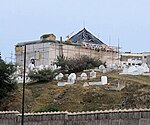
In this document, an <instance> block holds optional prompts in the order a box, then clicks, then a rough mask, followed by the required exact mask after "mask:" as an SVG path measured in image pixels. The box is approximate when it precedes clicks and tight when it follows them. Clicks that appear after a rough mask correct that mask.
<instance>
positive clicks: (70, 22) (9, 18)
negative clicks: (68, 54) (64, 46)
mask: <svg viewBox="0 0 150 125" xmlns="http://www.w3.org/2000/svg"><path fill="white" fill-rule="evenodd" d="M84 22H85V27H86V29H87V30H89V31H90V32H91V33H93V34H94V35H95V36H97V37H99V39H100V40H102V41H103V42H104V43H106V44H111V45H116V46H117V43H118V38H119V41H120V45H121V46H122V50H123V51H132V52H144V51H150V47H149V45H150V43H149V41H150V0H0V52H1V53H2V56H3V58H6V57H9V56H10V53H11V51H14V48H15V47H14V45H16V44H17V43H18V42H22V41H31V40H38V39H39V38H40V36H41V35H43V34H44V33H54V34H55V35H56V36H57V38H58V39H59V37H60V36H62V37H63V38H64V39H65V37H66V36H67V35H68V34H70V33H71V32H73V31H74V34H75V33H77V32H78V31H80V30H82V29H83V27H84Z"/></svg>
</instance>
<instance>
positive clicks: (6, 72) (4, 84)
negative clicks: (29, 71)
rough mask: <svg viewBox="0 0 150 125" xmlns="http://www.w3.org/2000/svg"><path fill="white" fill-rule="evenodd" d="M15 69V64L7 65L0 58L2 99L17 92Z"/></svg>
mask: <svg viewBox="0 0 150 125" xmlns="http://www.w3.org/2000/svg"><path fill="white" fill-rule="evenodd" d="M14 72H15V67H14V65H13V64H7V63H6V62H4V61H3V60H2V59H1V56H0V99H2V98H4V97H5V96H7V95H8V94H9V92H11V91H13V90H15V88H16V87H17V85H16V82H15V80H14V79H13V76H12V75H13V73H14Z"/></svg>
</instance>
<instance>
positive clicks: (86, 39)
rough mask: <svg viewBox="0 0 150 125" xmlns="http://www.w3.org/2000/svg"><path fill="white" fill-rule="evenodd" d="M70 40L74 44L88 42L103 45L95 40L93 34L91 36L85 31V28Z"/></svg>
mask: <svg viewBox="0 0 150 125" xmlns="http://www.w3.org/2000/svg"><path fill="white" fill-rule="evenodd" d="M70 40H71V41H72V42H74V43H77V42H79V43H80V42H83V41H84V42H88V43H92V44H104V43H103V42H102V41H101V40H99V39H98V38H96V37H95V36H94V35H93V34H91V33H90V32H89V31H87V30H86V29H85V28H84V29H83V30H81V31H79V32H78V33H77V34H75V35H74V36H72V37H71V38H70Z"/></svg>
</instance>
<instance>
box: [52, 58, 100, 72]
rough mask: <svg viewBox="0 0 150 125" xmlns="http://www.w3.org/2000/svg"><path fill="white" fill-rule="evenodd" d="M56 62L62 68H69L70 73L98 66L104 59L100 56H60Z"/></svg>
mask: <svg viewBox="0 0 150 125" xmlns="http://www.w3.org/2000/svg"><path fill="white" fill-rule="evenodd" d="M55 64H56V65H59V66H61V70H67V72H68V73H71V72H75V73H77V72H81V71H83V70H85V69H91V68H94V67H98V66H99V65H101V64H102V61H101V60H100V59H98V58H93V57H89V56H81V57H79V58H65V57H64V56H58V57H57V60H56V62H55Z"/></svg>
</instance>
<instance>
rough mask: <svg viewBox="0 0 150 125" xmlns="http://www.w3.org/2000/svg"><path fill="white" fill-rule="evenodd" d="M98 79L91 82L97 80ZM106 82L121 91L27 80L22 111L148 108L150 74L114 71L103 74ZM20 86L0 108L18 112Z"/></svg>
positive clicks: (3, 101) (19, 106) (2, 101)
mask: <svg viewBox="0 0 150 125" xmlns="http://www.w3.org/2000/svg"><path fill="white" fill-rule="evenodd" d="M101 75H102V74H98V77H97V79H94V80H90V81H99V79H100V76H101ZM105 75H107V76H108V82H109V83H110V85H111V84H115V83H117V82H119V83H120V84H124V85H125V88H124V89H123V90H121V91H115V90H108V89H106V88H108V85H105V86H89V87H83V83H84V82H86V81H77V82H76V84H75V85H67V86H64V87H58V86H56V84H57V81H53V82H51V83H30V84H28V85H26V90H25V111H26V112H38V111H58V110H60V111H66V110H67V111H70V112H77V111H95V110H105V109H124V108H127V109H129V108H144V107H147V108H150V76H129V75H122V76H120V75H118V73H117V72H111V73H108V74H105ZM21 98H22V88H21V86H20V87H19V88H18V89H17V90H16V91H15V92H13V93H11V95H10V96H9V97H7V98H5V99H3V100H1V103H0V110H18V111H21V101H22V100H21Z"/></svg>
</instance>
